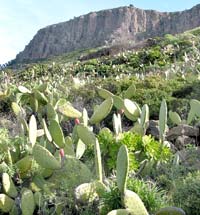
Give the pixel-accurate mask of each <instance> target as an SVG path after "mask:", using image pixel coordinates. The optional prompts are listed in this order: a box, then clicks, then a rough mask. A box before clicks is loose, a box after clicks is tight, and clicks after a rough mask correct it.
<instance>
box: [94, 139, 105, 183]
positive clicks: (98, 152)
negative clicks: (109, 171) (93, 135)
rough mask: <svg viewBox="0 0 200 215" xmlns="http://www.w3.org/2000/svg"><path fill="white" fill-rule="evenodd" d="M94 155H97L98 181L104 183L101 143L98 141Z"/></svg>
mask: <svg viewBox="0 0 200 215" xmlns="http://www.w3.org/2000/svg"><path fill="white" fill-rule="evenodd" d="M94 154H95V165H96V174H97V179H98V180H99V181H100V182H102V183H103V174H102V172H103V169H102V161H101V151H100V146H99V142H98V140H97V139H96V141H95V144H94Z"/></svg>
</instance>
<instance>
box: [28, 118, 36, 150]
mask: <svg viewBox="0 0 200 215" xmlns="http://www.w3.org/2000/svg"><path fill="white" fill-rule="evenodd" d="M36 139H37V122H36V119H35V116H34V115H32V116H31V118H30V121H29V140H30V143H31V146H32V147H33V146H34V145H35V143H36Z"/></svg>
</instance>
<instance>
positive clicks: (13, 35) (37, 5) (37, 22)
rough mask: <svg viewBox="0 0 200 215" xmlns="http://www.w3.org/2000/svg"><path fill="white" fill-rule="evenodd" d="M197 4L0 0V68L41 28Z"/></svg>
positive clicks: (182, 0)
mask: <svg viewBox="0 0 200 215" xmlns="http://www.w3.org/2000/svg"><path fill="white" fill-rule="evenodd" d="M199 3H200V0H165V1H164V0H93V1H92V0H71V1H69V0H0V64H3V63H6V62H8V61H9V60H12V59H14V58H15V56H16V54H18V53H19V52H20V51H23V50H24V48H25V46H26V45H27V44H28V43H29V42H30V40H31V39H32V38H33V36H34V35H35V34H36V33H37V31H38V30H39V29H41V28H44V27H46V26H48V25H51V24H55V23H59V22H63V21H67V20H69V19H71V18H74V17H77V16H80V15H83V14H87V13H89V12H91V11H98V10H102V9H108V8H115V7H120V6H128V5H130V4H132V5H134V6H135V7H138V8H141V9H154V10H158V11H181V10H185V9H189V8H191V7H193V6H195V5H196V4H199Z"/></svg>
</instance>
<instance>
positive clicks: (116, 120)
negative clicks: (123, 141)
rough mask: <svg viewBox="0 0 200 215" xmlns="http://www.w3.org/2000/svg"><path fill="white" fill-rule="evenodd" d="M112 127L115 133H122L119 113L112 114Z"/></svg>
mask: <svg viewBox="0 0 200 215" xmlns="http://www.w3.org/2000/svg"><path fill="white" fill-rule="evenodd" d="M113 128H114V131H115V134H116V135H118V134H120V133H122V121H121V115H120V114H117V115H116V114H115V113H114V114H113Z"/></svg>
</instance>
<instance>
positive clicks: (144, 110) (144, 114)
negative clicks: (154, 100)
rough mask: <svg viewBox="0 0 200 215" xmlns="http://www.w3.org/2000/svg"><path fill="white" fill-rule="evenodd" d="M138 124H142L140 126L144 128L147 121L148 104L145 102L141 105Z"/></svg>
mask: <svg viewBox="0 0 200 215" xmlns="http://www.w3.org/2000/svg"><path fill="white" fill-rule="evenodd" d="M140 120H141V121H140V124H141V125H142V127H143V128H144V129H146V124H147V123H148V121H149V106H148V105H147V104H145V105H144V106H143V107H142V113H141V117H140Z"/></svg>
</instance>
